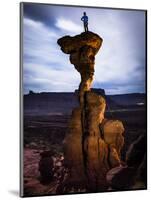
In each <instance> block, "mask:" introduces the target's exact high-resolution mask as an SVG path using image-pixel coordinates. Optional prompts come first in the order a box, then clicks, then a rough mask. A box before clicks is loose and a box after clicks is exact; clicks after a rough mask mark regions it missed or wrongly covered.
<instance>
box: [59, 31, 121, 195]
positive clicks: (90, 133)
mask: <svg viewBox="0 0 151 200" xmlns="http://www.w3.org/2000/svg"><path fill="white" fill-rule="evenodd" d="M102 42H103V39H102V38H101V37H100V36H99V35H97V34H95V33H93V32H84V33H81V34H80V35H76V36H74V37H70V36H65V37H62V38H60V39H59V40H58V44H59V46H60V47H61V50H62V51H63V52H64V53H66V54H69V55H70V62H71V64H73V65H74V67H75V69H76V70H77V71H78V72H79V73H80V76H81V82H80V85H79V89H78V99H79V107H77V108H74V109H73V111H72V115H71V120H70V124H69V128H68V132H67V134H66V138H65V140H64V155H65V164H66V166H67V168H68V169H69V175H68V177H67V178H66V180H65V183H64V187H66V188H68V187H74V188H77V189H78V188H83V189H84V188H85V189H86V191H87V192H89V191H91V192H97V191H105V190H107V188H108V182H107V180H106V174H107V172H108V171H109V170H110V169H112V168H113V167H118V166H120V164H121V158H120V152H121V148H122V147H123V144H124V137H123V132H124V127H123V124H122V122H121V121H119V120H109V119H105V117H104V113H105V109H106V100H105V98H104V97H103V96H101V95H99V94H97V93H95V92H93V91H91V85H92V81H93V76H94V71H95V70H94V65H95V55H96V54H97V53H98V51H99V49H100V48H101V45H102ZM100 78H101V76H100Z"/></svg>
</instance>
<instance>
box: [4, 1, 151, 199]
mask: <svg viewBox="0 0 151 200" xmlns="http://www.w3.org/2000/svg"><path fill="white" fill-rule="evenodd" d="M19 2H20V1H19V0H5V1H2V2H1V11H0V33H1V34H0V50H1V51H0V52H1V59H0V62H1V63H0V67H1V73H0V81H1V83H0V92H1V98H0V99H1V101H0V111H1V112H0V116H1V118H0V119H1V120H0V122H1V123H0V135H1V138H0V197H1V199H4V198H5V199H11V200H13V199H17V198H18V191H19V120H20V119H19ZM25 2H26V1H25ZM31 2H40V3H57V4H70V5H87V6H100V7H115V8H134V9H148V36H150V35H151V25H150V24H149V22H150V18H151V11H150V9H149V8H151V6H150V0H143V1H142V0H122V1H121V0H110V1H109V0H104V1H101V0H99V1H98V0H91V1H88V0H57V2H56V1H54V0H53V1H52V0H51V1H42V0H41V1H38V0H37V1H35V0H33V1H31ZM150 45H151V41H150V38H149V37H148V111H149V109H150V103H149V102H150V101H151V94H150V88H151V81H150V80H151V77H150V68H149V66H151V65H150V64H151V60H150V58H149V55H151V52H150ZM150 115H151V113H150V112H148V119H151V116H150ZM150 124H151V123H148V158H150V142H149V141H151V137H150V135H149V132H150V130H151V126H150ZM150 168H151V159H148V169H150ZM148 177H151V174H150V170H148ZM150 183H151V182H150V180H149V178H148V190H147V191H130V192H114V193H100V194H85V195H72V196H71V195H68V196H67V195H65V196H48V197H36V198H37V199H43V198H44V199H50V198H51V199H56V198H60V199H70V198H72V199H73V200H74V199H77V198H80V199H90V198H95V199H100V198H102V199H105V200H107V199H112V200H114V199H115V200H117V199H122V200H124V199H126V200H127V199H134V198H137V200H139V199H141V200H142V199H148V197H149V195H150V192H151V190H150V185H151V184H150Z"/></svg>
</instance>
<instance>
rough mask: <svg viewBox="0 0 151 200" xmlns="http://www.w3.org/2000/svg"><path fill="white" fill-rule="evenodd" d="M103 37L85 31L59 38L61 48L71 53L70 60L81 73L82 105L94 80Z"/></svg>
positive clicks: (80, 92) (80, 93)
mask: <svg viewBox="0 0 151 200" xmlns="http://www.w3.org/2000/svg"><path fill="white" fill-rule="evenodd" d="M102 41H103V40H102V38H101V37H100V36H98V35H97V34H95V33H92V32H84V33H81V34H80V35H76V36H74V37H70V36H65V37H62V38H60V39H59V40H58V44H59V45H60V47H61V50H62V51H63V52H64V53H66V54H70V62H71V64H73V65H74V67H75V69H76V70H77V71H78V72H79V73H80V75H81V83H80V85H79V99H80V105H81V106H83V101H84V100H83V96H84V92H85V91H89V90H90V88H91V84H92V81H93V75H94V63H95V55H96V54H97V52H98V51H99V49H100V47H101V45H102Z"/></svg>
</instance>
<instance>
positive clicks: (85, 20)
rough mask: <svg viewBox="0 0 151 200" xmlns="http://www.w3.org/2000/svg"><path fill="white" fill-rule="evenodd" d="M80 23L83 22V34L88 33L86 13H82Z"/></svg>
mask: <svg viewBox="0 0 151 200" xmlns="http://www.w3.org/2000/svg"><path fill="white" fill-rule="evenodd" d="M81 21H83V25H84V30H85V32H87V31H88V16H87V15H86V12H84V13H83V17H81Z"/></svg>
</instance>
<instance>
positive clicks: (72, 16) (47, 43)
mask: <svg viewBox="0 0 151 200" xmlns="http://www.w3.org/2000/svg"><path fill="white" fill-rule="evenodd" d="M23 11H24V12H23V72H24V75H23V77H24V78H23V79H24V80H23V81H24V93H28V92H29V90H33V91H35V92H44V91H45V92H73V91H74V90H75V89H77V88H78V85H79V83H80V75H79V73H78V72H77V71H76V70H75V69H74V66H73V65H72V64H70V62H69V55H66V54H64V53H63V52H62V51H61V50H60V47H59V46H58V45H57V40H58V39H59V38H60V37H63V36H65V35H70V36H74V35H76V34H80V33H81V32H83V24H82V21H81V20H80V19H81V16H82V14H83V12H84V11H85V12H86V13H87V15H88V17H89V30H90V31H92V32H95V33H97V34H99V35H100V36H101V37H102V38H103V45H102V48H101V50H100V51H99V52H98V54H97V55H96V60H95V76H94V82H93V88H104V89H105V91H106V93H107V94H122V93H133V92H145V49H146V46H145V35H146V33H145V12H144V11H134V10H133V11H130V10H117V9H115V10H113V9H98V8H84V7H65V6H52V5H43V4H28V3H26V4H24V9H23Z"/></svg>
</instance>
